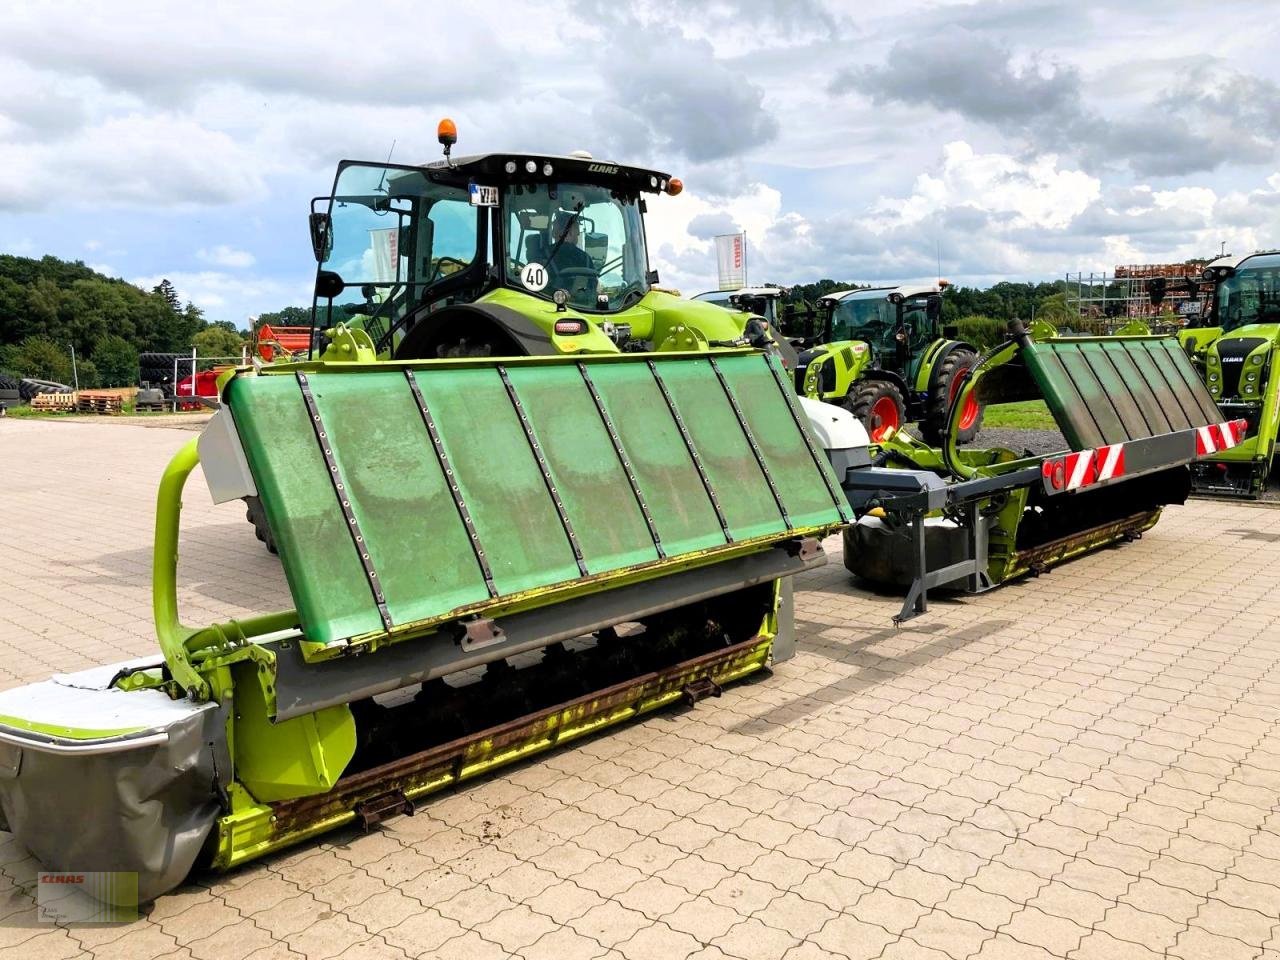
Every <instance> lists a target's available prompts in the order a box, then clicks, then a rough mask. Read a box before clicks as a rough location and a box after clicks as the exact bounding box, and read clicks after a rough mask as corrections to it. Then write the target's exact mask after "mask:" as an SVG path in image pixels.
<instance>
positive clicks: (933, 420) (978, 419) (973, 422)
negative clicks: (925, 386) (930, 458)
mask: <svg viewBox="0 0 1280 960" xmlns="http://www.w3.org/2000/svg"><path fill="white" fill-rule="evenodd" d="M977 365H978V355H977V354H976V353H974V352H973V351H972V350H952V351H951V352H950V353H949V354H947V355H946V356H945V357H943V359H942V363H940V364H938V366H937V368H936V369H935V370H934V371H933V376H932V377H931V378H930V384H929V399H928V400H927V401H925V413H924V418H923V419H922V420H921V422H920V433H921V436H922V438H923V440H924V442H925V443H927V444H929V445H930V446H934V447H936V446H938V445H940V444H941V443H942V435H943V434H944V433H945V432H946V429H947V416H948V415H949V414H950V412H951V401H952V399H953V397H954V395H955V392H956V391H957V390H958V389H959V387H960V377H961V376H962V375H963V374H964V372H965V371H966V370H971V369H972V368H974V367H976V366H977ZM984 412H986V405H985V404H983V403H982V402H981V401H980V400H978V398H977V397H974V396H973V395H972V394H970V395H969V402H968V403H966V404H965V409H964V411H963V412H962V413H961V415H960V420H959V423H958V424H957V426H956V443H969V442H971V441H972V440H973V438H974V437H976V436H977V435H978V431H979V430H980V429H982V415H983V413H984Z"/></svg>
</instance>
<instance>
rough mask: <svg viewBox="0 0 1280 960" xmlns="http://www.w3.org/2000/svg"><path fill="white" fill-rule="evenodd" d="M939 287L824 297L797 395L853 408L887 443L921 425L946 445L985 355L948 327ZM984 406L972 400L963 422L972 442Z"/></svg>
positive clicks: (802, 359)
mask: <svg viewBox="0 0 1280 960" xmlns="http://www.w3.org/2000/svg"><path fill="white" fill-rule="evenodd" d="M945 286H946V283H945V281H943V282H940V283H939V284H937V285H936V286H901V287H873V288H869V289H859V290H848V291H843V292H840V293H833V294H829V295H827V296H824V297H822V298H821V299H820V300H819V301H818V304H819V308H820V311H821V324H820V327H819V329H818V331H817V333H816V335H814V336H811V337H805V338H801V339H799V340H797V341H794V342H795V343H796V346H797V347H799V348H801V352H800V354H799V357H798V360H797V363H796V371H795V381H796V389H797V390H798V391H799V392H800V393H801V395H803V396H806V397H809V398H811V399H814V400H824V401H826V402H828V403H838V404H842V405H843V406H845V407H847V408H848V409H849V410H850V411H851V412H852V413H853V415H854V416H856V417H857V418H858V419H859V420H861V421H862V422H863V424H864V425H865V426H866V428H867V432H868V433H869V434H870V436H871V439H872V441H874V442H879V441H880V440H882V439H884V438H885V437H888V436H891V435H892V434H893V433H895V432H896V431H898V430H899V429H901V428H902V426H903V425H904V424H906V423H910V422H913V421H919V422H920V427H921V433H922V435H923V438H924V440H925V441H926V442H927V443H929V444H934V445H936V444H938V443H939V442H940V440H941V437H942V434H943V430H944V427H945V425H946V422H947V415H948V412H949V410H950V406H951V403H952V401H953V400H954V399H955V398H956V396H957V394H958V393H959V389H960V385H961V383H962V381H963V379H964V373H965V371H967V370H969V369H971V368H973V367H974V366H976V365H977V363H978V351H977V350H976V349H975V348H974V347H973V346H972V345H971V344H968V343H964V342H963V341H960V340H957V339H955V338H956V331H955V330H954V329H952V328H943V327H942V325H941V317H942V290H943V289H944V288H945ZM982 412H983V405H982V402H981V401H980V400H979V399H978V398H977V397H976V396H974V395H972V394H971V395H970V398H969V400H968V401H966V404H965V408H964V410H963V411H962V412H961V416H960V419H959V422H958V428H957V429H958V433H957V439H958V440H959V441H960V442H961V443H967V442H968V441H970V440H972V439H973V438H974V437H975V436H976V435H977V433H978V430H979V428H980V427H981V424H982Z"/></svg>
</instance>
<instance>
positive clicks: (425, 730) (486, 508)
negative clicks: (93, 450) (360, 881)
mask: <svg viewBox="0 0 1280 960" xmlns="http://www.w3.org/2000/svg"><path fill="white" fill-rule="evenodd" d="M710 309H718V308H714V307H712V308H710ZM222 400H223V406H222V408H221V409H220V410H219V412H218V413H217V414H216V415H215V416H214V418H213V419H212V421H211V422H210V423H209V425H208V426H207V427H206V429H205V431H204V432H203V434H202V435H201V436H200V437H199V438H198V440H193V441H191V442H189V443H188V444H186V445H185V446H184V447H183V448H182V449H181V450H180V451H179V452H178V454H177V455H176V456H175V457H174V459H173V461H172V463H171V464H170V465H169V467H168V469H167V470H166V472H165V475H164V478H163V480H162V481H161V484H160V491H159V498H158V504H157V514H156V534H155V571H154V583H153V589H154V603H155V623H156V631H157V635H158V638H159V646H160V655H159V656H156V657H152V658H147V659H144V660H140V661H134V662H129V663H122V664H115V665H112V666H107V667H102V668H98V669H94V670H89V671H85V672H82V673H79V674H74V675H70V676H57V677H54V678H53V679H51V680H48V681H45V682H43V683H36V684H33V685H29V686H26V687H19V688H16V689H11V690H6V691H3V692H0V813H2V814H3V821H4V823H3V824H0V826H3V827H4V829H6V830H10V831H12V832H13V833H14V834H15V835H16V836H17V838H18V839H19V841H20V842H21V843H22V844H23V845H25V846H26V848H27V849H28V850H29V851H31V853H32V854H34V855H35V857H36V858H37V859H38V860H39V861H40V862H41V863H42V864H44V865H45V866H46V867H48V868H50V869H55V870H64V869H65V870H74V871H78V872H83V871H129V872H134V873H137V874H138V890H139V895H140V897H141V898H142V900H144V901H146V900H150V899H152V898H154V897H156V896H157V895H159V894H161V893H163V892H165V891H166V890H168V889H170V888H172V887H173V886H175V885H176V884H178V883H179V882H181V881H182V879H183V878H184V877H185V876H186V875H187V873H188V872H189V871H190V870H191V868H192V867H193V866H194V865H196V864H198V863H207V864H210V865H212V866H213V867H214V868H219V869H225V868H230V867H235V866H236V865H238V864H241V863H244V862H245V861H248V860H251V859H253V858H255V857H259V856H262V855H263V854H266V853H269V852H271V851H275V850H279V849H281V848H283V847H286V846H288V845H290V844H293V843H297V842H299V841H303V840H305V839H307V838H309V837H313V836H316V835H318V834H321V833H323V832H324V831H327V830H331V829H333V828H335V827H339V826H342V825H345V824H353V823H354V824H358V825H363V826H365V827H368V826H370V825H372V824H375V823H377V822H378V821H380V820H382V819H385V818H387V817H390V816H392V815H395V814H398V813H411V812H413V809H414V806H415V805H416V804H418V803H420V802H422V800H423V798H424V797H426V796H427V795H429V794H431V793H433V792H435V791H438V790H441V789H443V788H446V787H449V786H452V785H455V784H458V783H460V782H462V781H465V780H467V779H469V778H472V777H475V776H478V775H480V774H483V773H486V772H488V771H490V770H492V769H494V768H496V767H498V766H501V765H502V764H506V763H511V762H513V761H518V760H521V759H524V758H526V757H529V756H531V755H533V754H535V753H537V752H539V751H542V750H546V749H549V748H552V747H555V746H557V745H560V744H565V743H567V742H569V741H571V740H573V739H574V738H577V737H581V736H584V735H587V734H590V733H594V732H596V731H599V730H600V729H602V728H604V727H607V726H609V725H611V724H614V723H618V722H621V721H624V720H627V719H628V718H631V717H635V716H637V715H639V714H643V713H646V712H648V711H651V710H655V709H657V708H659V707H662V706H664V705H666V704H669V703H672V702H673V701H678V700H681V699H683V700H685V701H688V702H690V703H692V702H693V701H696V700H698V699H700V698H702V697H704V696H708V695H715V694H718V693H719V691H720V686H721V685H722V684H725V683H728V682H730V681H733V680H736V679H738V678H740V677H743V676H746V675H748V674H750V673H752V672H754V671H757V670H760V669H761V668H763V667H765V666H766V665H767V664H769V663H770V662H771V661H777V660H782V659H785V658H786V657H787V656H789V655H790V653H791V650H792V646H793V643H794V638H793V635H792V632H791V625H790V624H791V609H790V607H789V606H788V605H787V604H785V603H783V604H782V605H781V606H780V598H781V597H783V596H784V595H785V593H786V589H787V587H786V584H787V583H788V582H789V581H787V580H786V578H788V577H789V576H791V575H792V574H795V573H797V572H799V571H802V570H805V569H809V568H811V567H814V566H816V565H818V564H821V563H822V562H823V561H824V554H823V552H822V550H821V548H820V547H819V546H818V540H819V539H820V538H821V537H823V536H825V535H827V534H829V533H831V532H833V531H834V530H836V529H838V528H839V527H840V526H841V525H842V524H843V523H845V522H847V521H848V520H850V519H852V513H851V511H850V508H849V506H848V503H847V501H846V500H845V498H844V495H843V493H842V491H841V489H840V486H839V483H838V481H837V478H836V476H835V473H834V472H833V470H832V468H831V465H830V463H829V461H828V458H827V457H826V456H825V455H824V454H823V452H822V450H821V449H819V448H818V447H817V445H816V444H815V443H814V441H813V439H812V437H811V435H810V433H809V432H808V430H807V429H806V427H805V426H804V423H803V417H804V414H803V413H802V411H801V408H800V405H799V403H798V402H797V400H796V398H795V397H794V396H793V394H792V391H791V385H790V383H789V381H788V379H787V377H786V375H785V373H784V372H783V371H782V369H781V367H780V366H779V364H778V363H777V360H776V358H775V357H774V356H772V355H771V354H768V353H766V352H761V351H755V350H750V349H747V350H727V351H722V352H719V353H705V352H664V353H649V354H634V353H626V354H624V353H619V352H616V351H613V352H601V353H598V354H587V353H584V354H583V355H582V356H578V357H558V356H537V357H518V358H510V359H490V358H458V359H446V360H428V361H422V360H414V361H397V360H388V361H370V362H339V363H333V362H325V361H314V362H301V363H295V364H274V365H268V366H265V367H262V368H261V369H260V370H259V371H258V372H254V371H251V370H241V371H237V372H236V373H235V374H234V376H232V377H231V378H230V379H229V380H228V381H227V382H225V383H224V384H223V388H222ZM197 464H199V465H200V466H201V467H202V470H203V474H204V477H205V479H206V482H207V483H208V485H209V487H210V490H211V492H212V494H213V497H214V499H215V501H217V502H228V501H232V500H235V499H237V498H242V497H246V496H255V497H257V498H259V501H260V503H261V504H262V507H263V509H264V510H265V513H266V516H267V518H268V520H269V522H270V524H271V528H272V529H273V530H274V531H275V533H276V544H277V547H278V550H279V555H280V559H281V562H282V565H283V568H284V573H285V576H286V579H287V581H288V585H289V590H290V592H291V594H292V598H293V603H294V608H293V609H290V610H285V611H281V612H277V613H272V614H268V615H263V616H257V617H253V618H251V619H245V620H240V621H230V622H226V623H217V624H213V625H211V626H185V625H183V624H182V623H181V621H180V620H179V616H178V607H177V593H176V566H177V554H178V533H179V531H178V520H179V511H180V507H181V497H182V492H183V485H184V484H185V482H186V480H187V478H188V476H189V475H190V474H191V472H192V470H193V469H194V468H195V467H196V466H197Z"/></svg>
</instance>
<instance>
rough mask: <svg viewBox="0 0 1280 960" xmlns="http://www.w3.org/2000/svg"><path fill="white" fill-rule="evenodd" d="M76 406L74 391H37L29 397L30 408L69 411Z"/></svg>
mask: <svg viewBox="0 0 1280 960" xmlns="http://www.w3.org/2000/svg"><path fill="white" fill-rule="evenodd" d="M75 408H76V395H75V394H74V393H37V394H36V395H35V396H34V397H32V398H31V409H32V410H53V411H57V412H60V413H69V412H70V411H72V410H74V409H75Z"/></svg>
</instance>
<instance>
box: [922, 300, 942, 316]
mask: <svg viewBox="0 0 1280 960" xmlns="http://www.w3.org/2000/svg"><path fill="white" fill-rule="evenodd" d="M924 312H925V316H927V317H928V318H929V319H930V320H933V321H937V320H938V318H939V317H941V316H942V298H941V297H930V298H929V301H928V303H927V304H926V306H925V308H924Z"/></svg>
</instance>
